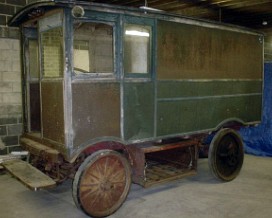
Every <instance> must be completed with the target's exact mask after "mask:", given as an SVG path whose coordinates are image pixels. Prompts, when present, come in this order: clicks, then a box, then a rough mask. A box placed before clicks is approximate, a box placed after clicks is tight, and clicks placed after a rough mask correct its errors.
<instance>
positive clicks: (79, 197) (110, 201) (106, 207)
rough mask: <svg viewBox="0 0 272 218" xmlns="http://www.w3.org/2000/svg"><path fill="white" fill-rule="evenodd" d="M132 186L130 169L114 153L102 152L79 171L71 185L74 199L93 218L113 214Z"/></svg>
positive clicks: (91, 157) (94, 155)
mask: <svg viewBox="0 0 272 218" xmlns="http://www.w3.org/2000/svg"><path fill="white" fill-rule="evenodd" d="M130 185H131V169H130V166H129V164H128V162H127V160H126V158H125V157H123V156H122V155H121V154H119V153H118V152H116V151H111V150H101V151H98V152H95V153H94V154H92V155H91V156H89V157H88V158H87V159H86V160H85V161H84V162H83V163H82V165H81V166H80V167H79V169H78V171H77V173H76V175H75V178H74V181H73V198H74V201H75V203H76V205H77V207H79V208H80V209H82V210H83V211H84V212H85V213H86V214H88V215H90V216H93V217H105V216H108V215H110V214H112V213H114V212H115V211H116V210H117V209H118V208H119V207H120V206H121V205H122V203H123V202H124V201H125V199H126V197H127V194H128V192H129V189H130Z"/></svg>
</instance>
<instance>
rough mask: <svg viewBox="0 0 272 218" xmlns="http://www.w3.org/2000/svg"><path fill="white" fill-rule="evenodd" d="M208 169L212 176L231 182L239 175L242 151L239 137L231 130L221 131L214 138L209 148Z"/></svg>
mask: <svg viewBox="0 0 272 218" xmlns="http://www.w3.org/2000/svg"><path fill="white" fill-rule="evenodd" d="M208 158H209V167H210V169H211V172H212V173H213V174H214V176H215V177H216V178H218V179H220V180H223V181H231V180H233V179H235V178H236V177H237V175H238V174H239V172H240V170H241V168H242V165H243V161H244V149H243V141H242V139H241V137H240V135H239V134H238V133H237V132H236V131H235V130H233V129H222V130H220V131H219V132H217V133H216V135H215V136H214V138H213V140H212V142H211V144H210V148H209V156H208Z"/></svg>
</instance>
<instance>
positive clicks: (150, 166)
mask: <svg viewBox="0 0 272 218" xmlns="http://www.w3.org/2000/svg"><path fill="white" fill-rule="evenodd" d="M196 173H197V172H196V170H194V169H189V168H185V169H184V168H179V167H177V166H175V165H173V164H169V163H159V162H155V161H151V162H148V163H147V168H146V171H145V176H146V179H145V184H144V187H145V188H147V187H150V186H153V185H156V184H161V183H165V182H168V181H173V180H176V179H181V178H184V177H188V176H193V175H196Z"/></svg>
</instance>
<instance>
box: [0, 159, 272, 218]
mask: <svg viewBox="0 0 272 218" xmlns="http://www.w3.org/2000/svg"><path fill="white" fill-rule="evenodd" d="M198 166H199V168H198V175H197V176H194V177H190V178H186V179H182V180H179V181H175V182H172V183H168V184H165V185H161V186H158V187H153V188H149V189H143V188H141V187H140V186H138V185H132V187H131V190H130V193H129V196H128V198H127V200H126V201H125V203H124V204H123V205H122V207H121V208H120V209H119V210H118V211H117V212H116V213H114V214H113V215H111V216H109V218H130V217H131V218H167V217H168V218H183V217H186V218H194V217H197V218H199V217H201V218H202V217H209V218H210V217H214V218H220V217H235V218H238V217H239V218H244V217H246V218H251V217H252V218H255V217H262V218H266V217H267V218H270V217H272V188H271V187H272V158H263V157H255V156H249V155H246V156H245V161H244V166H243V168H242V171H241V173H240V175H239V176H238V177H237V178H236V179H235V180H233V181H232V182H228V183H222V182H219V181H217V180H216V179H214V178H213V177H212V175H211V174H210V172H209V168H208V162H207V159H200V160H199V165H198ZM0 194H1V198H0V217H2V218H15V217H16V218H32V217H35V218H37V217H38V218H49V217H50V218H55V217H56V218H70V217H71V218H86V217H87V216H86V215H85V214H83V213H82V212H81V211H80V210H78V209H77V208H76V206H75V205H74V203H73V199H72V195H71V181H68V182H66V183H65V184H63V185H61V186H58V187H57V188H55V189H53V190H50V191H48V190H43V191H38V192H33V191H30V190H28V189H27V188H25V187H24V186H23V185H21V183H19V182H18V181H17V180H15V179H13V178H12V177H11V176H10V175H9V174H7V173H5V172H2V173H1V175H0Z"/></svg>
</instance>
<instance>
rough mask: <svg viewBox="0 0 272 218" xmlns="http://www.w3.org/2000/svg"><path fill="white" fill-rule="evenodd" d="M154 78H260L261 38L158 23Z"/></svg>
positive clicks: (232, 32) (169, 23)
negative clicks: (155, 73)
mask: <svg viewBox="0 0 272 218" xmlns="http://www.w3.org/2000/svg"><path fill="white" fill-rule="evenodd" d="M157 33H158V34H157V41H158V43H157V45H158V46H157V51H158V52H157V57H158V58H157V70H158V71H157V78H158V79H261V78H262V71H263V43H262V42H261V41H260V36H261V35H259V36H258V35H252V34H247V33H241V32H235V31H229V30H223V29H217V28H208V27H204V26H197V25H189V24H181V23H175V22H171V21H162V20H158V26H157Z"/></svg>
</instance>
